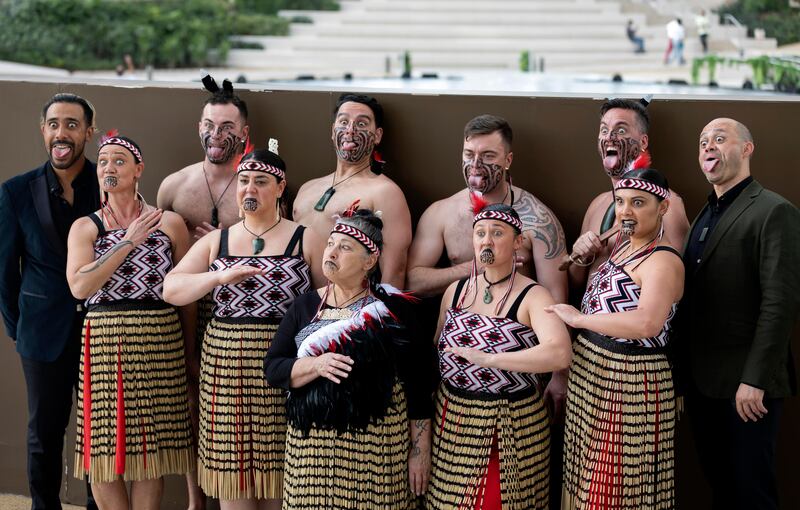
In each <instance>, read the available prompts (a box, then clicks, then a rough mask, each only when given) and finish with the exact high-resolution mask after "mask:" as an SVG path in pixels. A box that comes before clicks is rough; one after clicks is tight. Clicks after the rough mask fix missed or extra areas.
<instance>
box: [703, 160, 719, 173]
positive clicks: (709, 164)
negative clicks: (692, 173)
mask: <svg viewBox="0 0 800 510" xmlns="http://www.w3.org/2000/svg"><path fill="white" fill-rule="evenodd" d="M718 162H719V160H718V159H707V160H705V161H703V171H704V172H711V171H713V170H714V167H715V166H717V163H718Z"/></svg>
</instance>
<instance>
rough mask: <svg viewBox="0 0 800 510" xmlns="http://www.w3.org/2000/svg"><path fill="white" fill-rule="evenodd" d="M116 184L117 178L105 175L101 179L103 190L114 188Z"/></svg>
mask: <svg viewBox="0 0 800 510" xmlns="http://www.w3.org/2000/svg"><path fill="white" fill-rule="evenodd" d="M118 184H119V181H118V180H117V177H116V176H114V175H106V176H105V177H104V178H103V188H106V189H112V188H116V187H117V185H118Z"/></svg>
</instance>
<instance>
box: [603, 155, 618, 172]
mask: <svg viewBox="0 0 800 510" xmlns="http://www.w3.org/2000/svg"><path fill="white" fill-rule="evenodd" d="M618 164H619V155H618V154H608V155H607V156H606V157H604V158H603V166H604V167H606V168H608V169H614V168H617V165H618Z"/></svg>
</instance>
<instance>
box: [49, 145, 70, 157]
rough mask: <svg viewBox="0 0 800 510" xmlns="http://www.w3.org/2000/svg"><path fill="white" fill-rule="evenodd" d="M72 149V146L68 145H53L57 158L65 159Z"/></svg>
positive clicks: (54, 155) (54, 154)
mask: <svg viewBox="0 0 800 510" xmlns="http://www.w3.org/2000/svg"><path fill="white" fill-rule="evenodd" d="M71 150H72V147H68V146H67V147H53V157H54V158H56V159H64V158H66V157H67V156H68V155H69V153H70V151H71Z"/></svg>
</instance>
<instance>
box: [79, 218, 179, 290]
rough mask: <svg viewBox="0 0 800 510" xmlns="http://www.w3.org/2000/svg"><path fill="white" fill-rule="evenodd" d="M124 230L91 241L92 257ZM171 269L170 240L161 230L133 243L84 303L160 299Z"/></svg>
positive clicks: (120, 238) (97, 255)
mask: <svg viewBox="0 0 800 510" xmlns="http://www.w3.org/2000/svg"><path fill="white" fill-rule="evenodd" d="M126 233H127V230H125V229H119V230H111V231H108V232H106V233H105V234H103V235H100V236H98V237H97V239H96V240H95V242H94V254H95V260H97V259H99V258H100V257H102V256H103V255H105V253H106V252H108V250H110V249H111V248H112V247H114V245H116V244H117V243H119V242H120V241H121V240H122V238H123V237H125V234H126ZM171 269H172V242H171V241H170V239H169V236H167V234H165V233H164V232H162V231H161V230H156V231H155V232H153V233H152V234H150V235H149V236H148V237H147V239H145V240H144V242H143V243H141V244H140V245H138V246H136V247H135V248H134V249H133V250H132V251H131V252H130V253H129V254H128V256H127V257H125V260H124V261H123V262H122V264H121V265H120V266H119V267H118V268H117V270H116V271H114V274H112V275H111V278H109V279H108V281H107V282H106V283H105V285H103V287H102V288H101V289H100V290H98V291H97V292H96V293H95V294H94V295H93V296H92V297H90V298H89V300H88V301H87V302H86V303H87V304H88V305H96V304H105V303H110V302H113V301H122V300H146V301H160V300H161V299H162V296H163V288H164V277H165V276H166V275H167V273H168V272H169V271H170V270H171Z"/></svg>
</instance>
